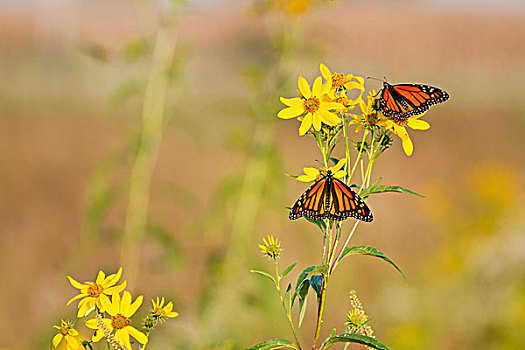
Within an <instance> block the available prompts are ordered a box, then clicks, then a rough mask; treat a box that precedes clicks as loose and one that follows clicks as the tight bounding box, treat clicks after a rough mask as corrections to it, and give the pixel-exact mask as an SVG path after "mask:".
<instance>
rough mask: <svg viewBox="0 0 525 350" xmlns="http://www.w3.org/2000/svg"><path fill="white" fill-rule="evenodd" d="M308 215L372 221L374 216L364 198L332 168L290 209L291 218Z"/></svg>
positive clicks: (313, 217) (320, 218)
mask: <svg viewBox="0 0 525 350" xmlns="http://www.w3.org/2000/svg"><path fill="white" fill-rule="evenodd" d="M302 216H307V217H309V218H311V219H313V220H323V219H330V220H336V221H342V220H345V219H347V218H349V217H353V218H356V219H358V220H362V221H366V222H370V221H372V220H373V219H374V218H373V216H372V212H371V211H370V209H369V208H368V206H367V205H366V204H365V202H364V201H363V199H362V198H361V197H359V196H358V195H357V194H356V193H355V192H354V191H352V190H351V189H350V187H348V186H347V185H346V184H345V183H343V182H342V181H340V180H338V179H336V178H335V177H334V176H333V174H332V172H331V171H330V170H328V171H327V173H326V175H325V176H324V177H323V178H322V179H320V180H318V181H316V182H315V183H314V184H313V185H312V186H310V187H309V188H308V189H307V190H306V191H305V192H304V193H303V194H302V195H301V197H299V199H298V200H297V202H295V204H294V206H293V207H292V209H291V210H290V215H289V218H290V220H295V219H298V218H300V217H302Z"/></svg>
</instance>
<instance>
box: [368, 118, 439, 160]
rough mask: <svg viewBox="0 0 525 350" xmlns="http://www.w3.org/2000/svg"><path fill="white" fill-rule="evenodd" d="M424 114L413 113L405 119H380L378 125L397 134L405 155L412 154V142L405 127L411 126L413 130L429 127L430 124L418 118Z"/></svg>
mask: <svg viewBox="0 0 525 350" xmlns="http://www.w3.org/2000/svg"><path fill="white" fill-rule="evenodd" d="M425 114H426V112H425V113H423V114H420V115H414V116H411V117H410V118H408V119H406V120H400V119H386V118H385V119H382V120H381V121H380V122H379V123H378V125H380V126H384V127H385V129H388V130H390V131H392V132H393V133H394V134H396V135H397V136H399V138H400V139H401V142H402V144H403V150H404V151H405V153H406V155H407V156H410V155H412V152H413V151H414V144H413V143H412V140H411V139H410V136H409V135H408V132H407V129H406V127H407V126H408V127H409V128H412V129H414V130H427V129H428V128H430V124H429V123H428V122H426V121H424V120H419V118H420V117H422V116H424V115H425Z"/></svg>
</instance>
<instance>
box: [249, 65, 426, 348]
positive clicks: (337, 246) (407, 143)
mask: <svg viewBox="0 0 525 350" xmlns="http://www.w3.org/2000/svg"><path fill="white" fill-rule="evenodd" d="M320 73H321V75H320V76H318V77H317V78H315V79H314V81H313V84H312V85H310V84H309V83H308V81H307V80H306V79H305V78H304V77H303V76H299V79H298V84H297V85H298V90H297V91H298V96H297V97H291V98H290V97H281V99H280V100H281V102H282V103H283V104H284V105H285V107H284V108H283V109H282V110H281V111H280V112H279V113H278V114H277V117H279V118H281V119H289V120H292V119H296V120H297V121H299V135H300V136H306V137H311V138H312V140H313V141H314V142H315V143H316V144H317V146H318V148H319V151H320V153H321V156H322V158H321V159H322V161H321V167H320V168H317V167H310V166H307V167H304V168H303V171H304V174H302V175H298V176H293V177H294V178H295V179H296V180H298V181H302V182H311V183H314V184H313V185H312V186H311V187H310V188H309V189H308V190H307V191H306V192H305V193H304V194H303V195H302V196H301V197H300V198H299V199H298V200H297V202H296V204H295V205H294V207H293V208H292V211H291V213H290V219H297V218H299V217H304V218H305V219H306V220H308V221H309V222H311V223H312V224H313V225H314V227H315V228H316V229H318V230H320V231H321V234H322V235H321V237H322V239H321V240H320V256H321V259H320V260H321V261H320V263H319V265H316V266H309V267H306V268H304V269H303V270H302V272H301V273H300V274H299V276H298V278H297V281H296V282H295V284H294V283H292V282H290V283H287V284H284V283H283V282H284V281H283V279H284V278H285V277H287V276H288V274H290V272H292V270H293V269H294V268H295V267H296V265H297V263H293V264H291V265H290V266H288V267H287V268H285V269H284V270H283V271H282V272H280V268H279V266H278V257H279V255H280V254H281V251H282V250H281V245H280V243H279V241H278V239H277V238H274V236H273V235H269V236H268V239H264V240H263V244H260V245H259V248H261V252H262V253H263V254H264V255H266V256H268V257H269V258H270V259H271V260H273V261H274V264H275V272H274V273H268V272H265V271H258V270H251V271H252V272H254V273H257V274H259V275H262V276H265V277H267V278H268V279H269V280H271V281H272V282H273V284H274V285H275V289H276V291H277V294H278V296H279V298H280V300H281V304H282V306H283V309H284V312H285V315H286V318H287V319H288V324H289V326H290V331H291V333H292V336H293V341H290V340H287V339H271V340H268V341H265V342H262V343H260V344H257V345H255V346H253V347H252V348H251V349H277V348H292V349H305V348H306V346H305V344H304V340H301V339H299V336H298V333H297V331H298V330H299V329H300V327H301V325H302V322H303V319H304V316H305V313H306V305H307V296H308V294H309V293H314V294H315V296H316V299H315V300H316V301H317V305H316V307H315V308H314V310H316V313H317V315H316V316H317V318H316V324H315V327H314V329H315V332H314V334H313V336H312V339H311V341H312V345H311V349H312V350H316V349H326V348H328V347H330V346H332V345H334V344H337V343H344V344H345V349H346V347H348V346H349V345H350V344H351V343H359V344H362V345H365V346H367V347H368V348H371V349H390V348H389V347H388V346H386V345H385V344H382V343H381V342H379V341H378V340H377V339H376V338H375V337H374V332H373V331H372V328H371V326H370V325H369V324H368V323H369V322H370V321H371V320H372V319H371V318H369V317H368V316H367V315H366V314H365V311H364V309H363V307H362V305H361V303H360V302H359V299H358V298H357V294H356V293H355V291H352V292H351V293H350V302H351V305H352V308H351V309H350V310H349V311H348V313H347V314H346V315H341V318H344V317H346V319H345V322H344V324H343V329H344V331H343V333H341V334H339V335H336V333H337V332H336V329H334V330H333V331H332V332H331V333H330V334H329V335H328V337H327V338H326V339H324V340H323V341H321V339H320V335H321V326H322V324H323V314H324V309H325V305H326V290H327V287H328V285H329V281H330V278H331V276H332V274H333V272H334V270H335V269H336V267H337V266H338V265H339V263H341V262H342V261H343V260H345V258H347V257H349V256H351V255H368V256H373V257H376V258H380V259H382V260H383V261H385V262H387V263H389V264H391V265H392V266H393V267H394V268H395V269H396V270H397V271H399V272H400V273H401V275H402V276H403V278H405V275H404V274H403V272H402V271H401V270H400V269H399V267H398V266H397V265H396V264H395V263H394V262H393V261H392V260H391V259H390V258H388V257H387V256H386V255H385V254H384V253H382V252H380V251H379V250H378V249H376V248H374V247H371V246H366V245H364V246H350V245H349V243H350V240H351V238H352V236H353V235H354V233H355V232H356V229H357V227H358V225H359V223H360V220H362V221H366V222H369V221H372V219H373V217H372V215H371V212H368V210H369V209H368V207H367V205H365V202H366V201H367V200H368V198H369V197H370V196H371V195H373V194H378V193H384V192H400V193H409V194H413V195H417V196H420V197H422V196H421V195H419V194H417V193H415V192H413V191H410V190H408V189H406V188H404V187H401V186H393V185H382V184H380V181H381V177H377V176H373V168H374V165H375V163H376V161H377V160H378V159H379V158H380V157H381V156H382V155H383V154H384V153H385V152H386V151H387V150H389V149H390V148H391V146H392V145H393V142H394V135H395V136H397V137H399V138H400V139H401V141H402V146H403V150H404V152H405V153H406V155H407V156H410V155H411V154H412V152H413V148H414V147H413V143H412V141H411V140H410V137H409V135H408V132H407V127H410V128H412V129H417V130H426V129H428V128H429V127H430V125H429V124H428V123H427V122H426V121H423V120H420V119H419V118H420V117H421V116H422V115H423V114H425V113H426V112H425V113H422V114H420V115H413V116H411V117H410V118H407V119H405V120H399V119H389V118H387V117H385V116H384V115H383V114H382V112H381V109H380V108H379V106H380V101H379V97H378V93H376V91H374V90H372V91H370V92H369V93H368V94H365V91H366V89H365V79H364V78H363V77H360V76H357V75H354V74H351V73H350V74H342V73H337V72H332V71H331V70H330V69H329V68H328V67H327V66H326V65H324V64H321V65H320ZM364 96H365V97H364ZM354 127H355V132H350V131H351V130H350V128H354ZM360 133H361V135H359V134H360ZM353 135H357V137H353ZM338 145H340V146H339V147H337V146H338ZM341 146H342V147H341ZM340 149H342V150H344V153H343V154H338V152H337V151H336V150H340ZM323 179H324V180H323ZM327 179H328V180H327ZM323 181H324V182H323ZM334 184H336V185H334ZM343 191H345V193H347V197H346V198H345V197H343V195H342V194H341V192H343ZM349 198H350V199H351V200H348V199H349ZM334 202H338V203H337V204H333V203H334ZM349 202H351V203H349ZM325 203H326V204H325ZM330 203H332V205H331V204H330ZM343 207H345V208H347V209H344V210H345V211H344V212H343V211H342V210H343V209H341V208H343ZM368 214H369V215H368ZM348 217H354V218H357V219H359V220H355V222H353V223H351V225H350V229H348V228H346V227H344V223H345V220H346V219H347V218H348ZM345 236H346V237H345ZM405 280H406V279H405ZM284 286H286V287H284Z"/></svg>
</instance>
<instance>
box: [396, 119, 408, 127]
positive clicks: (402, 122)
mask: <svg viewBox="0 0 525 350" xmlns="http://www.w3.org/2000/svg"><path fill="white" fill-rule="evenodd" d="M394 123H396V124H397V125H399V126H407V124H408V119H400V118H394Z"/></svg>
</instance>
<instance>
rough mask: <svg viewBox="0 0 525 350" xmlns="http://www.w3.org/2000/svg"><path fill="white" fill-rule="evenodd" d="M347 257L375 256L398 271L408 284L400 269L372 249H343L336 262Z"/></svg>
mask: <svg viewBox="0 0 525 350" xmlns="http://www.w3.org/2000/svg"><path fill="white" fill-rule="evenodd" d="M347 255H370V256H375V257H376V258H380V259H383V260H384V261H386V262H388V263H389V264H390V265H392V266H393V267H394V268H395V269H396V270H397V271H399V273H400V274H401V275H402V276H403V278H404V279H405V282H407V283H408V281H407V278H406V276H405V274H404V273H403V271H401V269H400V268H399V267H397V265H396V264H395V263H394V262H393V261H392V260H390V258H388V257H387V256H386V255H385V254H384V253H383V252H380V251H379V250H377V249H376V248H374V247H370V246H366V245H362V246H356V247H350V248H345V250H343V253H342V254H341V256H340V257H339V260H337V261H338V262H339V261H341V260H342V259H343V258H344V257H345V256H347Z"/></svg>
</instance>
